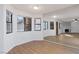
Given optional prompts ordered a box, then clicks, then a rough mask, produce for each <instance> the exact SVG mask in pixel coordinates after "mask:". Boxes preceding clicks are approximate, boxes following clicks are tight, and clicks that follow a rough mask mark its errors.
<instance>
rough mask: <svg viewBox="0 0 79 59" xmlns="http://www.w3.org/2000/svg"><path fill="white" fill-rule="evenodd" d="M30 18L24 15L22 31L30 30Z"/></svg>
mask: <svg viewBox="0 0 79 59" xmlns="http://www.w3.org/2000/svg"><path fill="white" fill-rule="evenodd" d="M31 24H32V21H31V18H30V17H25V18H24V31H31Z"/></svg>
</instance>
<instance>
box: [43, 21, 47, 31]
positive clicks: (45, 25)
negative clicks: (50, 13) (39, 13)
mask: <svg viewBox="0 0 79 59" xmlns="http://www.w3.org/2000/svg"><path fill="white" fill-rule="evenodd" d="M43 24H44V30H47V29H48V22H47V21H43Z"/></svg>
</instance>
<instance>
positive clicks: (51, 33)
mask: <svg viewBox="0 0 79 59" xmlns="http://www.w3.org/2000/svg"><path fill="white" fill-rule="evenodd" d="M44 21H48V30H43V37H46V36H55V35H56V20H55V19H53V18H48V17H46V18H44ZM51 21H53V22H54V30H50V22H51Z"/></svg>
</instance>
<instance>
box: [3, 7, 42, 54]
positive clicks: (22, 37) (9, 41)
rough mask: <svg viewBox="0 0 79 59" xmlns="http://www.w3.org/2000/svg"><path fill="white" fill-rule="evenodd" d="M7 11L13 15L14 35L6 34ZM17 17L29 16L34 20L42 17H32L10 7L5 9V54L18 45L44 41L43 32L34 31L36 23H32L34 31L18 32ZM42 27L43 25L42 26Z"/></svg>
mask: <svg viewBox="0 0 79 59" xmlns="http://www.w3.org/2000/svg"><path fill="white" fill-rule="evenodd" d="M6 9H7V10H9V11H11V12H12V13H13V33H11V34H6ZM17 15H22V16H28V17H32V20H34V18H36V17H37V18H38V17H41V16H40V15H36V16H35V15H33V16H32V15H31V14H27V13H26V12H23V11H20V10H18V9H14V8H12V7H11V6H10V5H5V7H4V53H6V52H8V51H9V50H10V49H11V48H13V47H14V46H16V45H19V44H22V43H25V42H29V41H32V40H42V39H43V34H42V31H34V22H33V21H32V31H28V32H17ZM41 26H42V25H41Z"/></svg>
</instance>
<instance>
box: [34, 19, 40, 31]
mask: <svg viewBox="0 0 79 59" xmlns="http://www.w3.org/2000/svg"><path fill="white" fill-rule="evenodd" d="M34 30H35V31H41V19H40V18H35V20H34Z"/></svg>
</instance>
